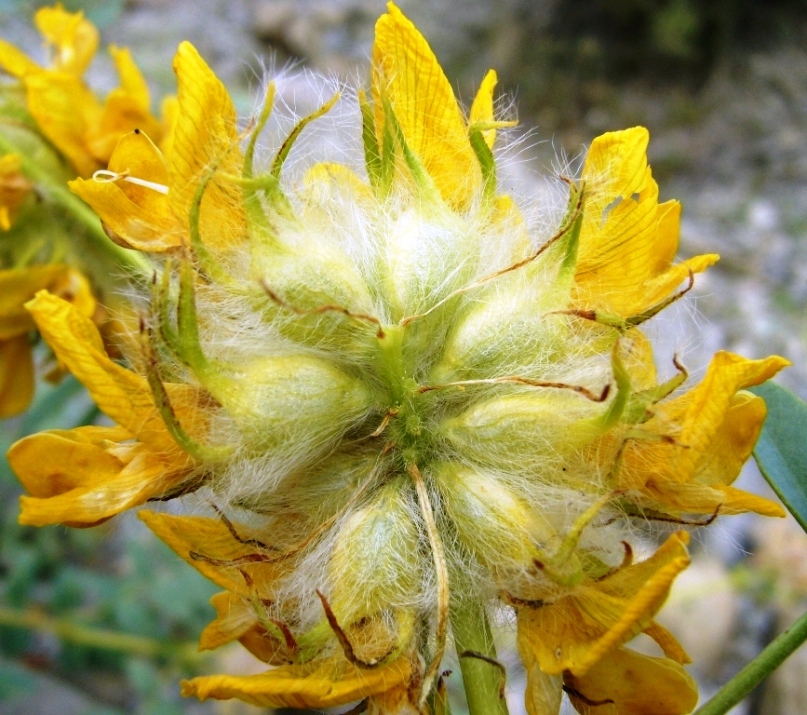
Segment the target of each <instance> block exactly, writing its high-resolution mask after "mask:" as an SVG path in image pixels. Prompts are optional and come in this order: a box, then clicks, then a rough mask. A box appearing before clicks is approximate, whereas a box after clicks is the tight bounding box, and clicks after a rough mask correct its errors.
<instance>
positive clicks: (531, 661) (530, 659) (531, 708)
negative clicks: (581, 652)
mask: <svg viewBox="0 0 807 715" xmlns="http://www.w3.org/2000/svg"><path fill="white" fill-rule="evenodd" d="M517 643H518V654H519V656H520V657H521V662H522V664H523V665H524V670H525V671H526V673H527V688H526V691H525V692H524V704H525V706H526V708H527V715H557V714H558V712H559V711H560V704H561V700H562V699H563V690H562V686H563V679H562V678H561V676H559V675H547V674H546V673H544V671H542V670H541V666H540V665H539V663H538V659H537V658H536V657H535V654H534V653H533V651H532V648H531V647H530V644H529V639H527V638H525V637H522V636H521V635H519V638H518V641H517Z"/></svg>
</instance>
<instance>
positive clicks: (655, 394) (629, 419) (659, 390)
mask: <svg viewBox="0 0 807 715" xmlns="http://www.w3.org/2000/svg"><path fill="white" fill-rule="evenodd" d="M675 366H676V367H677V368H678V374H677V375H675V376H673V377H671V378H670V379H669V380H667V381H666V382H662V383H661V384H660V385H656V386H655V387H650V388H648V389H647V390H640V391H639V392H634V393H633V394H632V395H631V396H630V400H629V401H628V406H627V407H626V408H625V415H624V417H623V418H622V420H623V422H626V423H628V424H632V425H638V424H642V423H644V422H647V420H649V419H650V418H651V417H652V416H653V412H652V410H651V409H650V408H651V406H652V405H655V404H656V403H657V402H661V400H663V399H664V398H665V397H668V396H669V395H671V394H672V393H673V392H675V391H676V390H677V389H678V388H679V387H681V385H683V384H684V383H685V382H686V380H687V378H688V377H689V373H688V372H687V371H686V369H685V368H684V366H683V365H681V364H680V363H678V361H677V360H676V361H675Z"/></svg>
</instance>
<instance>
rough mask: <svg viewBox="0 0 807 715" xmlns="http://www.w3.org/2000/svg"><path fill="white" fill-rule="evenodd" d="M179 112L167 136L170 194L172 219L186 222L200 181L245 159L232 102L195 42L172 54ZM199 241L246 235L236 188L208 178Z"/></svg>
mask: <svg viewBox="0 0 807 715" xmlns="http://www.w3.org/2000/svg"><path fill="white" fill-rule="evenodd" d="M174 71H175V72H176V74H177V81H178V85H179V87H178V101H179V112H178V116H177V120H176V125H175V127H174V131H173V133H172V138H171V150H170V154H169V163H170V177H171V180H170V186H171V191H170V194H169V198H170V201H171V207H172V210H173V212H174V214H175V215H176V217H177V218H178V219H179V220H180V221H182V222H183V223H187V218H188V213H189V211H190V207H191V204H192V202H193V198H194V195H195V194H196V190H197V188H198V186H199V182H200V179H201V178H202V177H203V176H204V175H205V173H206V172H208V171H209V170H210V168H211V167H217V168H218V170H219V171H220V172H222V173H225V174H231V175H233V174H234V175H237V176H240V174H241V165H242V163H243V158H242V155H241V150H240V148H239V145H238V128H237V125H236V114H235V107H234V106H233V102H232V100H231V99H230V95H229V94H228V93H227V89H226V88H225V87H224V85H223V84H222V83H221V81H220V80H219V79H218V78H217V77H216V75H215V74H213V71H212V70H211V69H210V68H209V67H208V66H207V64H205V61H204V60H203V59H202V58H201V57H200V56H199V53H198V52H197V51H196V48H194V46H193V45H191V44H190V43H189V42H183V43H182V44H180V46H179V49H178V50H177V54H176V57H175V58H174ZM200 225H201V227H202V240H203V241H204V242H205V244H206V245H208V246H210V247H214V248H223V247H226V246H228V245H233V244H234V243H238V242H240V241H241V240H243V238H244V237H245V231H246V218H245V216H244V211H243V197H242V195H241V191H240V189H237V188H236V187H235V186H233V185H231V184H222V183H221V182H217V181H215V180H214V181H212V182H211V184H210V185H209V186H208V188H207V190H206V191H205V194H204V198H203V200H202V205H201V220H200Z"/></svg>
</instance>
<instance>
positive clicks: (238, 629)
mask: <svg viewBox="0 0 807 715" xmlns="http://www.w3.org/2000/svg"><path fill="white" fill-rule="evenodd" d="M210 603H211V604H212V605H213V607H214V608H215V609H216V614H217V615H216V619H215V620H214V621H212V622H211V623H210V624H208V626H207V627H206V628H205V629H204V631H202V635H201V636H200V638H199V650H211V649H213V648H219V647H220V646H222V645H224V644H226V643H230V642H232V641H234V640H236V639H237V640H238V642H239V643H240V644H241V645H242V646H244V648H246V649H247V650H248V651H249V652H250V653H252V655H254V656H255V657H256V658H258V659H259V660H262V661H263V662H264V663H269V664H271V665H286V664H288V663H290V662H291V659H290V658H289V653H288V648H287V646H286V643H285V642H284V641H281V640H279V639H278V638H277V637H275V636H274V635H272V634H270V633H268V632H267V631H266V630H265V629H264V628H263V627H262V626H261V625H260V624H259V623H258V621H257V619H256V617H255V612H254V610H253V607H252V605H251V603H250V602H249V600H248V599H246V598H245V597H243V596H238V595H236V594H234V593H231V592H229V591H223V592H222V593H217V594H216V595H215V596H213V597H212V598H211V599H210Z"/></svg>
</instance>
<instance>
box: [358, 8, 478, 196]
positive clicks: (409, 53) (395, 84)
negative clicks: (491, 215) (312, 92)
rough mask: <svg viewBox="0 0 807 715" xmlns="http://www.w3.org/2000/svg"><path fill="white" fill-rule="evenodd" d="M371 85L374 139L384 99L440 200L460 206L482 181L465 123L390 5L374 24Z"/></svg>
mask: <svg viewBox="0 0 807 715" xmlns="http://www.w3.org/2000/svg"><path fill="white" fill-rule="evenodd" d="M372 82H373V101H374V103H375V107H376V132H377V133H378V135H379V136H381V134H382V128H383V124H384V109H383V103H382V97H383V96H386V97H387V98H388V99H389V101H390V104H391V105H392V109H393V111H394V112H395V116H396V118H397V119H398V122H399V123H400V125H401V129H402V131H403V134H404V137H405V138H406V141H407V144H408V145H409V148H410V149H411V150H412V151H413V152H414V153H415V154H416V155H417V156H418V157H419V158H420V160H421V161H422V162H423V164H424V166H425V167H426V171H427V172H428V173H429V175H430V176H431V178H432V179H433V180H434V183H435V185H436V186H437V188H438V189H439V191H440V193H441V195H442V196H443V198H444V199H445V200H446V201H447V202H448V203H450V204H451V205H453V206H456V207H459V208H463V207H465V206H466V205H467V204H468V202H469V201H470V199H471V198H472V197H473V195H474V193H475V191H476V190H477V188H478V187H479V185H480V183H481V180H482V175H481V171H480V169H479V165H478V162H477V160H476V157H475V155H474V152H473V149H472V148H471V145H470V142H469V141H468V130H467V127H466V125H465V121H464V119H463V116H462V113H461V112H460V108H459V105H458V104H457V100H456V98H455V97H454V92H453V91H452V89H451V85H450V84H449V82H448V79H446V76H445V74H443V70H442V68H441V67H440V65H439V63H438V62H437V58H436V57H435V56H434V53H433V52H432V51H431V49H430V48H429V45H428V44H427V42H426V40H425V39H424V38H423V36H422V35H421V34H420V32H418V30H417V28H416V27H415V26H414V25H413V24H412V23H411V22H410V21H409V20H408V19H407V18H406V17H404V15H403V13H402V12H401V11H400V10H399V9H398V8H397V7H396V6H395V5H394V4H393V3H388V5H387V14H386V15H382V16H381V17H380V18H379V20H378V22H377V23H376V27H375V44H374V45H373V78H372Z"/></svg>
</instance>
